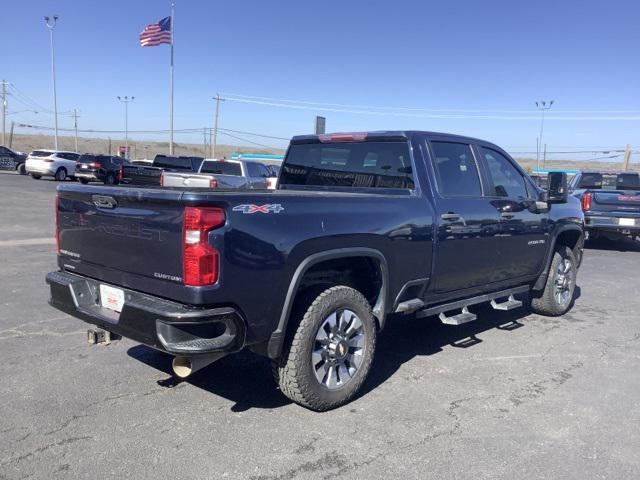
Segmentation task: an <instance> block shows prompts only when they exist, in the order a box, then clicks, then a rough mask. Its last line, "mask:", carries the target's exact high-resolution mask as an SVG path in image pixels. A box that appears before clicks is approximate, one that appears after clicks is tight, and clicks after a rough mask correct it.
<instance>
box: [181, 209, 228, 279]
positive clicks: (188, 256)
mask: <svg viewBox="0 0 640 480" xmlns="http://www.w3.org/2000/svg"><path fill="white" fill-rule="evenodd" d="M224 222H225V214H224V210H223V209H222V208H216V207H185V209H184V220H183V226H182V267H183V282H184V284H185V285H189V286H192V287H200V286H203V285H212V284H214V283H216V282H217V281H218V274H219V270H220V268H219V255H218V251H217V250H216V249H215V248H213V247H212V246H211V245H209V238H208V235H207V234H208V233H209V232H210V231H211V230H213V229H215V228H218V227H221V226H223V225H224Z"/></svg>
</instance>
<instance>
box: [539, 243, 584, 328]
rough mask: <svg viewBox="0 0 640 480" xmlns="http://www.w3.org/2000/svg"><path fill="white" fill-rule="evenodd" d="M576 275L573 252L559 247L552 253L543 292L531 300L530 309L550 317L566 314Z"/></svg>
mask: <svg viewBox="0 0 640 480" xmlns="http://www.w3.org/2000/svg"><path fill="white" fill-rule="evenodd" d="M577 275H578V264H577V262H576V259H575V256H574V255H573V252H572V251H571V249H570V248H569V247H566V246H564V245H560V246H559V247H557V248H556V250H555V252H554V253H553V259H552V261H551V267H550V268H549V275H548V276H547V283H546V284H545V286H544V290H542V292H538V294H537V295H536V296H534V297H533V298H532V299H531V309H532V310H533V311H534V312H535V313H539V314H540V315H546V316H550V317H557V316H559V315H564V314H565V313H567V311H568V310H569V308H571V303H572V302H573V293H574V290H575V288H576V277H577Z"/></svg>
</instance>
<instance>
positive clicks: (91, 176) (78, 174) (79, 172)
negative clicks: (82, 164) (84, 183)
mask: <svg viewBox="0 0 640 480" xmlns="http://www.w3.org/2000/svg"><path fill="white" fill-rule="evenodd" d="M74 176H75V177H76V178H86V179H87V180H100V179H99V178H98V174H97V173H96V172H83V171H82V170H76V173H75V175H74Z"/></svg>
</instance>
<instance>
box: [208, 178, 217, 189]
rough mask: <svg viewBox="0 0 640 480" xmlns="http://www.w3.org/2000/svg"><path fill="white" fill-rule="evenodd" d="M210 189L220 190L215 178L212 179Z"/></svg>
mask: <svg viewBox="0 0 640 480" xmlns="http://www.w3.org/2000/svg"><path fill="white" fill-rule="evenodd" d="M209 188H218V180H217V179H215V178H212V179H210V180H209Z"/></svg>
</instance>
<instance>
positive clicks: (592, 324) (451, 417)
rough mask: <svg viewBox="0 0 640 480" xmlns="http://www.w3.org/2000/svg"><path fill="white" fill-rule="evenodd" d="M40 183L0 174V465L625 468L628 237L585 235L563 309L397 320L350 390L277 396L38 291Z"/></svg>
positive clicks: (10, 473) (614, 475)
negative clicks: (336, 403)
mask: <svg viewBox="0 0 640 480" xmlns="http://www.w3.org/2000/svg"><path fill="white" fill-rule="evenodd" d="M55 186H56V183H55V182H53V181H49V180H44V179H43V180H40V181H35V180H33V179H31V178H28V177H20V176H18V175H15V174H13V173H7V172H0V192H1V193H2V207H0V222H1V225H2V228H1V229H0V265H1V266H0V285H2V289H1V290H0V379H1V380H2V387H1V388H0V478H3V479H4V478H7V479H18V478H42V479H53V478H117V479H122V478H155V479H165V478H203V479H204V478H207V479H212V478H232V479H235V478H253V479H263V480H267V479H274V480H275V479H293V478H296V479H298V478H299V479H311V478H313V479H315V478H332V477H338V476H342V475H344V476H345V477H349V478H369V479H373V478H385V479H386V478H420V479H425V478H433V479H454V478H455V479H459V478H460V479H462V478H469V479H484V478H492V479H493V478H500V479H501V478H504V479H510V480H511V479H560V478H562V479H566V478H571V479H580V480H584V479H591V478H610V479H616V480H618V479H632V478H640V428H639V427H640V402H639V397H640V374H639V373H638V372H639V369H638V367H639V366H640V318H639V316H638V313H637V312H638V310H640V295H639V288H638V283H636V281H635V279H636V278H637V274H638V269H639V267H640V246H639V245H637V244H634V243H632V242H631V241H629V242H619V243H613V242H607V243H599V244H596V245H592V246H591V247H590V248H588V249H587V251H586V253H585V257H584V263H583V266H582V268H581V270H580V275H579V277H578V284H579V287H580V288H579V290H578V292H577V295H576V296H577V299H576V301H575V306H574V308H573V310H571V312H569V313H568V314H567V315H565V316H563V317H559V318H545V317H540V316H537V315H533V314H531V313H529V312H527V311H526V310H523V309H520V310H517V311H515V312H514V311H511V312H498V311H493V310H491V309H487V308H480V309H476V312H477V313H479V319H478V320H477V321H476V322H472V323H471V324H467V325H466V326H461V327H453V326H445V325H442V324H440V323H439V322H438V321H437V319H434V318H431V319H423V320H417V319H415V318H411V317H409V318H399V319H394V321H391V322H390V323H389V325H388V326H387V328H386V329H385V331H384V332H383V333H382V335H381V336H380V345H379V349H378V352H377V356H376V360H375V362H374V365H373V369H372V373H371V375H370V378H369V379H368V381H367V383H366V387H365V391H364V393H363V394H362V395H361V396H360V397H359V398H357V399H356V400H355V401H354V402H352V403H351V404H349V405H347V406H346V407H343V408H341V409H338V410H335V411H332V412H327V413H313V412H310V411H308V410H305V409H303V408H301V407H299V406H297V405H295V404H292V403H291V402H289V401H288V400H287V399H286V398H284V397H283V396H282V395H281V394H280V393H279V392H278V391H277V389H276V387H275V385H274V383H273V381H272V379H271V374H270V369H269V365H268V362H267V361H266V360H265V359H263V358H260V357H257V356H255V355H252V354H250V353H241V354H238V355H235V356H231V357H227V358H224V359H222V360H220V361H218V362H217V363H214V364H213V365H211V366H210V367H208V368H206V369H204V370H202V371H200V372H197V373H196V374H195V375H193V377H191V378H190V379H189V380H188V381H184V382H180V383H178V382H176V381H174V380H173V379H172V377H171V376H170V374H169V368H170V360H171V359H170V357H169V356H166V355H164V354H162V353H159V352H156V351H154V350H151V349H149V348H147V347H144V346H141V345H138V344H136V343H134V342H131V341H129V340H126V339H125V340H122V341H120V342H116V343H114V344H112V345H110V346H106V347H105V346H93V347H91V346H88V345H87V344H86V341H85V332H86V329H87V326H86V324H84V323H83V322H81V321H79V320H76V319H74V318H71V317H69V316H66V315H64V314H62V313H60V312H58V311H57V310H54V309H53V308H51V307H49V306H48V305H47V298H48V295H49V294H48V289H47V286H46V285H45V283H44V276H45V274H46V273H47V272H49V271H51V270H54V269H55V268H56V267H55V258H54V253H53V250H54V245H53V240H52V235H53V220H52V217H53V216H52V212H53V196H54V191H55Z"/></svg>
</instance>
